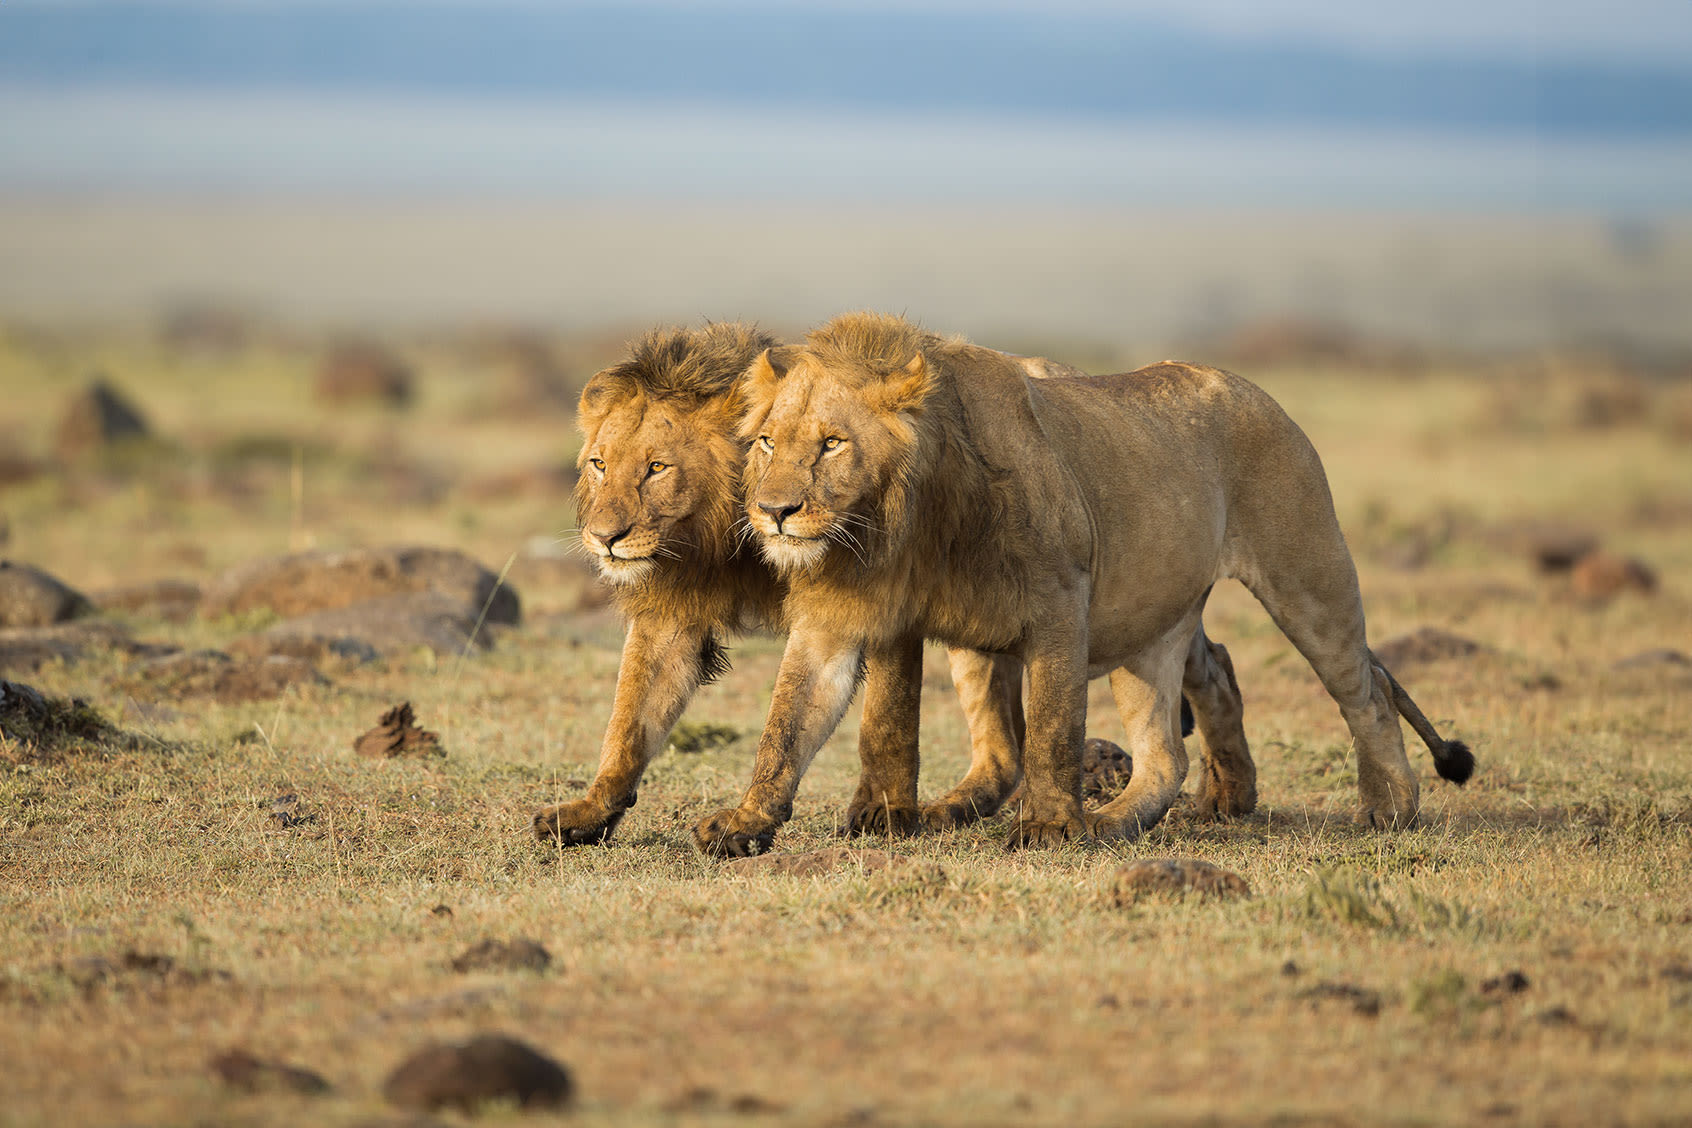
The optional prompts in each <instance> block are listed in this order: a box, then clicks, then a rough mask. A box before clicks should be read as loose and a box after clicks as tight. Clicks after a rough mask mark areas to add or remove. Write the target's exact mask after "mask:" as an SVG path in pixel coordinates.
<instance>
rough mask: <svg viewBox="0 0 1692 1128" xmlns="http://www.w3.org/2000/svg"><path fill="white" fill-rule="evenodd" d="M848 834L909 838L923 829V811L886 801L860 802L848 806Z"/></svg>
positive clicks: (845, 826) (846, 832) (845, 830)
mask: <svg viewBox="0 0 1692 1128" xmlns="http://www.w3.org/2000/svg"><path fill="white" fill-rule="evenodd" d="M841 830H842V831H843V832H844V833H845V834H846V835H847V836H848V837H850V836H853V835H859V834H873V835H876V836H877V837H881V838H888V837H892V838H909V837H911V836H912V835H913V834H917V833H919V832H920V831H921V830H922V812H921V811H918V810H917V809H916V808H915V807H890V806H888V805H887V804H886V803H882V802H879V801H875V802H858V801H856V800H854V801H853V803H852V805H851V806H849V807H847V808H846V824H845V825H844V826H843V827H842V828H841Z"/></svg>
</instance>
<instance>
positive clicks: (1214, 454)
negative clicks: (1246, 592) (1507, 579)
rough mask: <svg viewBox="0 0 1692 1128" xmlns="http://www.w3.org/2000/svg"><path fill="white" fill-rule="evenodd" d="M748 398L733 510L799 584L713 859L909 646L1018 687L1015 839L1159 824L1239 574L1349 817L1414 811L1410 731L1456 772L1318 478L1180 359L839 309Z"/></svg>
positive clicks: (780, 813)
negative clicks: (864, 672)
mask: <svg viewBox="0 0 1692 1128" xmlns="http://www.w3.org/2000/svg"><path fill="white" fill-rule="evenodd" d="M747 396H748V400H749V403H748V410H747V414H746V422H745V424H744V430H743V433H744V434H745V436H746V437H748V438H750V439H752V440H754V441H753V444H752V447H751V453H750V455H749V457H748V461H747V464H746V491H745V492H746V512H747V515H748V517H749V519H750V520H751V523H752V527H753V528H754V529H755V530H756V531H757V533H758V536H759V539H760V541H761V542H762V547H763V551H764V554H765V556H766V557H767V558H768V559H769V561H770V562H771V563H772V564H773V565H774V566H775V567H776V568H778V569H779V570H780V571H781V573H782V574H783V575H784V576H785V577H786V579H787V584H788V594H787V598H786V601H785V614H786V618H787V622H788V629H789V635H788V642H787V648H786V650H785V652H784V654H783V657H782V663H781V669H780V673H779V674H778V676H777V682H776V688H775V693H774V697H773V699H772V701H771V705H770V712H769V719H768V722H767V724H766V726H765V729H764V732H763V736H762V738H761V739H760V742H759V746H758V754H757V762H756V765H755V767H754V772H753V780H752V784H751V786H750V788H749V789H748V790H747V792H746V795H745V797H744V799H743V800H742V802H741V804H740V806H739V807H736V808H732V809H729V810H725V811H720V812H718V813H716V814H714V815H711V816H709V817H708V818H706V819H704V820H703V821H702V822H701V823H700V824H699V825H698V827H697V828H696V829H695V837H696V839H697V841H698V842H699V845H700V846H701V848H702V849H704V850H706V851H708V852H713V853H756V852H759V851H761V850H763V849H767V848H768V846H769V843H770V840H771V838H772V837H773V835H774V834H775V831H776V828H777V827H779V826H780V825H781V823H782V822H783V821H784V820H785V819H786V818H788V817H789V815H790V813H791V810H792V800H793V795H794V792H795V790H796V788H797V786H798V783H799V778H800V776H801V775H802V774H803V773H804V771H805V768H806V767H807V765H808V764H809V763H810V760H811V758H812V756H814V755H815V753H816V751H817V749H818V748H819V746H820V745H821V744H822V742H823V741H824V740H825V739H826V738H827V737H828V735H829V733H830V732H831V731H833V728H834V726H835V724H836V723H837V722H838V720H839V718H840V715H841V713H842V712H843V711H844V709H845V707H846V703H847V702H848V701H849V700H850V699H851V696H852V689H853V684H854V677H855V674H854V671H855V670H856V669H857V666H858V663H859V662H860V661H861V660H862V659H863V658H864V656H866V655H876V654H885V653H890V652H893V653H896V652H898V651H899V650H900V649H901V648H902V647H906V646H909V645H910V640H911V639H913V638H917V639H920V638H923V637H925V636H926V637H928V638H935V639H939V640H941V641H943V642H945V643H946V644H948V645H951V646H961V647H968V648H970V649H973V650H977V651H982V652H986V653H1002V654H1010V655H1013V656H1015V657H1016V658H1018V659H1020V660H1021V662H1022V663H1023V664H1024V665H1025V667H1026V669H1027V674H1028V691H1027V692H1028V701H1027V709H1028V717H1027V733H1026V740H1025V743H1024V746H1023V770H1024V774H1025V784H1024V786H1025V799H1024V805H1023V814H1022V817H1021V819H1020V820H1019V822H1018V825H1017V826H1016V828H1015V830H1014V831H1013V832H1012V835H1011V843H1012V845H1022V844H1030V843H1049V842H1060V841H1065V840H1069V839H1075V838H1080V837H1085V836H1089V835H1095V836H1098V837H1101V838H1116V837H1132V836H1134V835H1137V834H1139V833H1141V832H1143V831H1144V830H1146V829H1148V828H1150V827H1152V826H1155V825H1156V824H1157V822H1158V821H1159V820H1160V819H1162V818H1163V816H1164V814H1165V813H1166V812H1167V811H1168V810H1169V808H1170V806H1171V804H1172V803H1173V802H1174V800H1175V797H1176V795H1177V794H1178V793H1179V791H1180V789H1181V784H1182V781H1183V779H1184V777H1185V775H1186V773H1187V757H1186V753H1185V750H1184V748H1183V746H1182V743H1181V739H1180V734H1179V732H1178V729H1177V727H1176V726H1177V721H1176V712H1177V707H1178V703H1179V699H1180V694H1181V682H1182V675H1183V670H1184V669H1185V667H1186V666H1187V665H1188V664H1189V662H1188V657H1189V654H1190V653H1191V651H1192V649H1193V644H1194V640H1195V638H1197V637H1200V636H1199V635H1198V628H1199V623H1200V618H1201V614H1202V612H1203V609H1204V604H1205V600H1206V599H1207V598H1208V596H1209V593H1210V590H1211V587H1212V586H1213V585H1214V584H1215V583H1216V582H1217V581H1218V580H1221V579H1225V578H1230V577H1232V578H1235V579H1238V580H1240V581H1241V582H1243V583H1244V584H1245V585H1246V587H1247V588H1249V589H1250V590H1251V591H1252V593H1253V594H1254V595H1255V596H1256V597H1257V598H1258V600H1259V601H1260V602H1262V604H1263V605H1264V606H1265V607H1266V608H1267V609H1268V611H1269V614H1270V615H1271V617H1272V618H1273V619H1274V621H1275V623H1276V625H1277V626H1279V627H1280V628H1281V630H1282V631H1283V632H1284V633H1285V634H1286V635H1287V637H1288V638H1289V639H1291V640H1292V642H1293V644H1294V646H1296V647H1297V648H1298V650H1299V651H1300V653H1302V654H1303V655H1304V657H1305V659H1306V660H1307V661H1309V662H1310V664H1311V666H1312V667H1314V668H1315V671H1316V673H1317V675H1318V677H1319V678H1320V679H1321V681H1322V684H1323V686H1324V687H1325V688H1326V689H1327V691H1328V693H1329V694H1330V695H1331V696H1332V697H1333V698H1334V700H1335V701H1336V702H1337V703H1338V705H1339V708H1340V713H1341V715H1342V716H1343V718H1344V720H1345V723H1346V725H1347V727H1348V728H1349V729H1350V731H1351V736H1352V742H1353V747H1354V750H1355V753H1356V757H1357V775H1358V789H1359V792H1360V794H1361V809H1360V814H1361V817H1362V818H1363V819H1364V820H1365V821H1367V822H1368V823H1370V824H1373V825H1377V826H1389V827H1390V826H1403V825H1406V824H1408V823H1409V822H1411V821H1412V820H1413V819H1414V818H1415V817H1416V813H1417V809H1418V798H1419V795H1418V784H1417V780H1416V776H1415V774H1414V772H1413V771H1412V770H1411V767H1410V763H1409V760H1408V758H1407V757H1406V755H1405V751H1404V742H1403V737H1402V735H1401V733H1400V731H1399V716H1400V714H1402V715H1403V716H1404V717H1405V719H1407V720H1409V721H1410V723H1411V724H1412V726H1413V727H1414V728H1415V729H1416V731H1417V732H1418V733H1419V734H1420V735H1421V736H1422V737H1423V739H1424V740H1426V741H1427V743H1428V746H1429V748H1430V749H1431V750H1432V752H1433V755H1434V761H1435V765H1436V767H1437V769H1438V771H1439V774H1440V775H1442V776H1444V777H1445V778H1446V779H1450V780H1454V781H1456V782H1459V783H1461V782H1462V781H1463V780H1465V779H1467V778H1468V776H1469V774H1470V772H1471V771H1472V769H1473V757H1472V756H1471V755H1470V753H1469V750H1468V749H1467V747H1465V746H1463V745H1462V744H1460V743H1457V742H1447V741H1445V740H1442V739H1441V738H1440V737H1439V735H1438V734H1437V733H1436V732H1435V731H1434V730H1433V728H1432V726H1431V725H1429V724H1428V722H1427V720H1426V718H1425V717H1423V716H1422V714H1421V713H1420V711H1419V710H1417V708H1416V706H1415V704H1414V702H1412V701H1411V700H1410V698H1409V695H1408V694H1406V693H1405V692H1404V691H1403V689H1402V688H1400V687H1399V685H1398V683H1397V682H1396V681H1395V680H1394V679H1393V677H1392V675H1391V674H1390V673H1389V672H1388V671H1387V670H1386V668H1385V667H1384V666H1382V665H1381V663H1380V662H1379V661H1377V660H1376V658H1375V656H1374V655H1373V654H1372V653H1371V652H1370V650H1369V647H1368V644H1367V641H1366V639H1365V634H1364V623H1363V604H1362V598H1361V595H1360V593H1359V590H1358V585H1357V573H1356V570H1355V568H1354V566H1353V564H1352V561H1351V555H1350V553H1349V552H1348V551H1347V549H1346V545H1345V538H1344V537H1343V536H1342V535H1341V533H1340V527H1339V521H1338V519H1337V518H1336V516H1335V514H1334V506H1333V500H1332V497H1331V496H1330V494H1329V491H1328V483H1327V477H1326V475H1325V474H1324V472H1323V470H1322V464H1321V461H1320V459H1319V458H1318V457H1317V455H1316V451H1315V449H1314V448H1313V447H1312V446H1311V445H1310V441H1309V440H1308V439H1307V438H1306V437H1305V435H1304V432H1303V431H1301V430H1300V429H1299V428H1298V426H1297V425H1296V424H1294V423H1293V422H1292V420H1291V419H1289V418H1288V417H1287V415H1286V413H1285V412H1283V411H1282V410H1281V409H1280V407H1279V406H1278V405H1277V404H1276V403H1275V402H1274V400H1272V399H1271V398H1270V397H1269V396H1268V395H1267V394H1266V393H1264V392H1263V391H1262V390H1261V389H1260V388H1258V387H1257V386H1256V385H1254V384H1252V383H1250V382H1248V381H1246V380H1244V379H1241V378H1240V377H1238V376H1235V375H1232V374H1230V373H1227V372H1222V371H1219V370H1217V369H1213V368H1205V367H1200V366H1197V365H1190V364H1180V363H1174V362H1168V363H1164V364H1158V365H1154V366H1152V367H1150V368H1144V369H1141V370H1139V371H1136V372H1126V373H1119V374H1116V375H1110V376H1083V375H1075V376H1053V377H1049V378H1045V379H1031V378H1030V377H1029V374H1028V372H1027V370H1026V368H1025V367H1024V366H1023V365H1022V364H1020V363H1019V362H1017V361H1016V360H1015V359H1014V358H1010V357H1007V356H1005V355H1004V354H1002V353H997V352H993V351H991V350H989V349H985V348H980V347H977V346H974V345H970V344H968V343H966V342H963V341H961V340H946V339H942V338H939V337H937V336H934V335H932V334H929V333H926V332H924V331H922V330H921V329H919V328H917V327H916V326H914V325H911V324H910V323H908V322H906V321H904V320H903V319H901V318H897V317H890V316H884V315H878V314H848V315H845V316H842V317H839V318H836V319H835V320H834V321H832V322H830V323H829V324H827V325H825V326H823V327H822V328H820V329H818V330H815V331H814V332H812V333H811V334H810V336H809V337H808V338H807V340H806V343H805V344H804V345H803V346H800V347H790V348H776V349H771V350H768V351H766V352H764V353H763V354H762V355H761V356H760V357H759V359H758V361H757V363H756V364H755V365H754V366H753V367H752V369H751V370H750V372H749V373H748V375H747ZM848 540H849V541H850V544H849V546H848V545H844V544H843V543H842V542H843V541H848ZM1106 673H1108V674H1109V676H1110V683H1111V690H1112V694H1113V696H1114V697H1115V699H1116V703H1117V706H1118V708H1119V709H1120V711H1121V713H1122V719H1123V722H1124V724H1125V725H1126V727H1127V731H1128V737H1129V741H1130V743H1131V744H1132V746H1133V752H1134V771H1133V775H1132V778H1131V779H1130V781H1129V784H1128V787H1127V788H1126V789H1125V790H1124V791H1123V792H1122V793H1121V794H1120V795H1119V796H1117V797H1116V798H1115V799H1113V800H1111V801H1110V802H1109V803H1107V804H1106V805H1105V806H1103V807H1102V808H1100V809H1099V810H1097V811H1088V812H1084V811H1083V809H1082V806H1081V797H1080V786H1081V779H1080V759H1081V755H1080V754H1081V744H1082V740H1083V737H1084V735H1085V722H1086V707H1087V699H1086V687H1087V681H1088V679H1089V678H1090V677H1092V676H1097V675H1100V674H1106Z"/></svg>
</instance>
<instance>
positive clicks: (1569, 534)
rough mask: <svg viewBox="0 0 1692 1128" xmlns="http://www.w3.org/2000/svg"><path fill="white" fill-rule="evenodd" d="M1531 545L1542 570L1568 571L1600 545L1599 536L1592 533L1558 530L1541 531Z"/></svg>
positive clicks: (1537, 565)
mask: <svg viewBox="0 0 1692 1128" xmlns="http://www.w3.org/2000/svg"><path fill="white" fill-rule="evenodd" d="M1529 547H1530V550H1531V551H1532V553H1533V562H1534V565H1535V566H1536V567H1538V569H1539V570H1540V571H1541V572H1546V573H1556V572H1567V571H1568V570H1569V569H1571V568H1573V567H1574V566H1575V564H1576V562H1577V561H1579V560H1580V558H1581V557H1583V556H1585V555H1586V554H1588V553H1589V552H1592V551H1593V550H1595V549H1596V548H1597V547H1598V538H1597V537H1595V536H1593V535H1592V534H1591V533H1585V532H1575V531H1571V530H1556V531H1551V532H1545V533H1541V534H1540V535H1538V536H1537V537H1536V538H1535V539H1534V540H1533V543H1532V544H1531V545H1530V546H1529Z"/></svg>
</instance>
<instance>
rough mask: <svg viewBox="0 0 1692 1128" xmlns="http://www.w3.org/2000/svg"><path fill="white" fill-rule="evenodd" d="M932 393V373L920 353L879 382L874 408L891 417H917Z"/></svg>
mask: <svg viewBox="0 0 1692 1128" xmlns="http://www.w3.org/2000/svg"><path fill="white" fill-rule="evenodd" d="M933 391H934V372H933V370H932V369H930V368H929V367H928V361H927V360H925V359H923V355H922V354H921V353H917V354H916V356H914V357H912V358H911V362H910V363H909V364H907V365H905V367H903V368H901V369H899V370H898V371H897V372H895V373H893V374H892V375H891V376H889V377H887V379H885V380H883V381H882V382H881V385H880V387H879V388H877V389H876V395H875V400H876V406H877V407H879V408H881V410H883V411H886V412H889V413H891V414H893V415H919V414H921V412H922V409H923V407H924V406H925V405H926V404H927V403H928V397H929V395H930V394H931V393H932V392H933Z"/></svg>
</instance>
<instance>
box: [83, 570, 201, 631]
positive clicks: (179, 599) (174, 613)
mask: <svg viewBox="0 0 1692 1128" xmlns="http://www.w3.org/2000/svg"><path fill="white" fill-rule="evenodd" d="M90 599H91V600H92V602H93V604H94V606H95V607H96V608H98V609H99V610H101V611H120V612H125V613H128V614H131V615H148V616H153V617H155V618H159V619H164V620H165V621H167V622H171V623H181V622H184V621H186V620H188V619H189V618H191V617H193V614H194V610H195V608H197V607H198V606H199V604H200V585H199V584H197V583H194V582H193V581H192V580H154V581H152V582H150V583H140V584H124V585H122V586H119V587H114V588H106V589H104V590H102V591H97V592H95V593H94V594H93V595H92V596H91V597H90Z"/></svg>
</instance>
